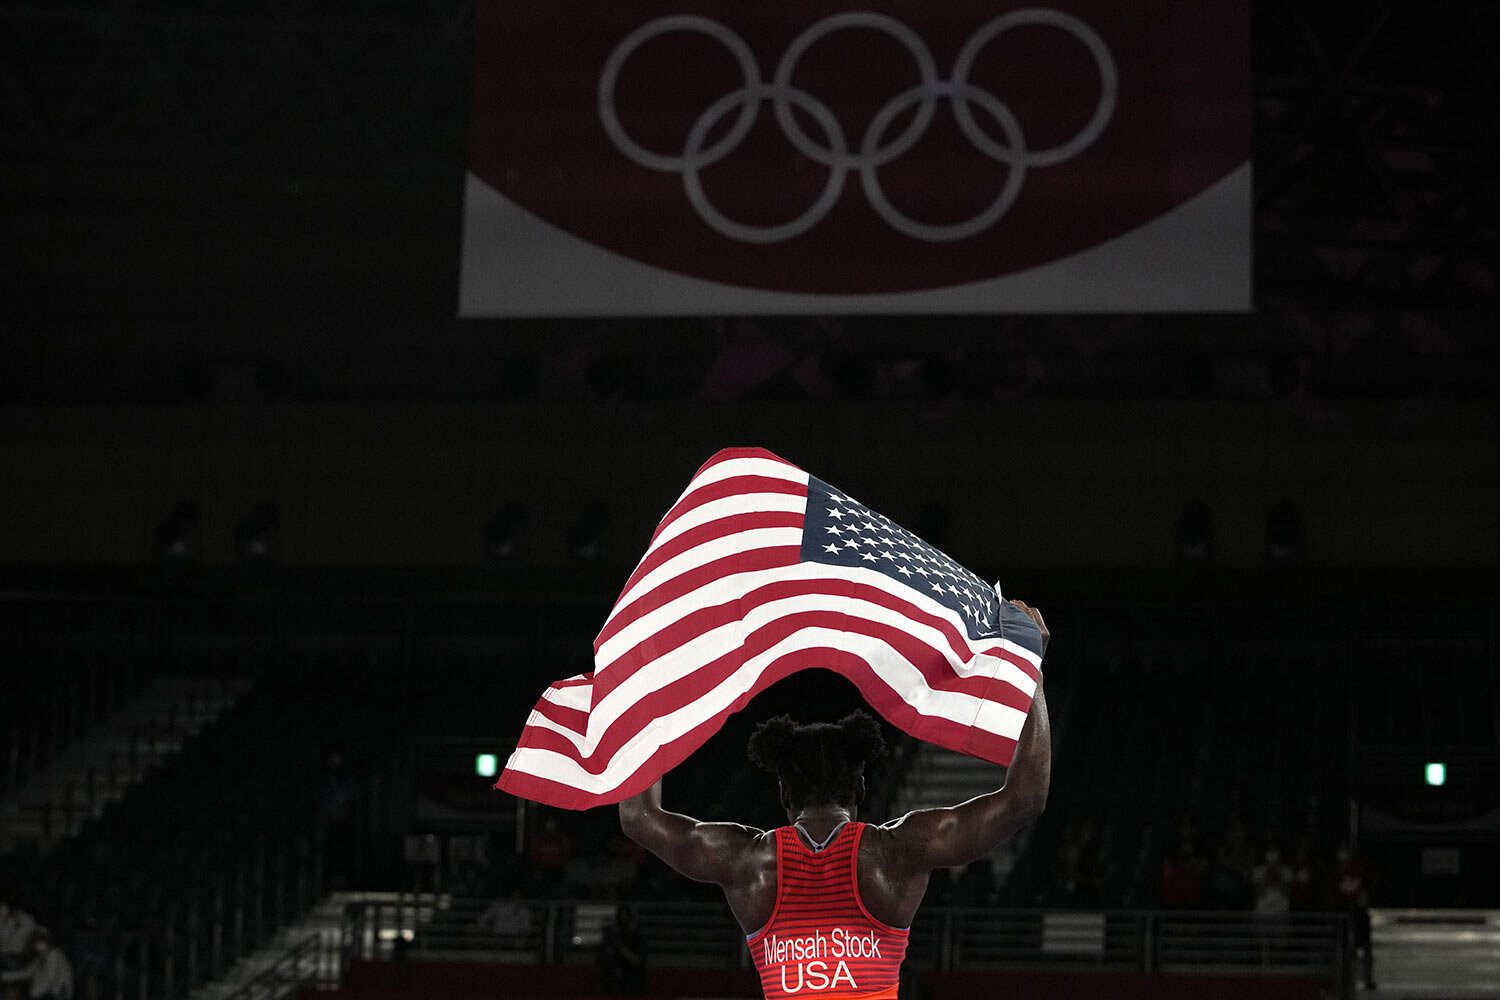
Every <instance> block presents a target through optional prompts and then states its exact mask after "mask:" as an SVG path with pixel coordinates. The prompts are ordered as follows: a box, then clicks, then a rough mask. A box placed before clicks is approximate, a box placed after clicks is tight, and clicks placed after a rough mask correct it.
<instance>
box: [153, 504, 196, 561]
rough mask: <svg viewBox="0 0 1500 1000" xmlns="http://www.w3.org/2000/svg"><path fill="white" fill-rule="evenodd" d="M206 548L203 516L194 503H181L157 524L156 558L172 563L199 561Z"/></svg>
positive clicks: (154, 537) (155, 535) (154, 546)
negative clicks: (204, 547) (204, 546)
mask: <svg viewBox="0 0 1500 1000" xmlns="http://www.w3.org/2000/svg"><path fill="white" fill-rule="evenodd" d="M202 545H203V512H202V511H201V510H200V509H199V508H198V505H197V504H196V503H194V502H193V501H191V500H184V501H182V502H181V503H179V504H178V505H177V506H176V507H175V508H174V509H173V510H172V513H170V514H168V515H167V516H166V518H165V519H163V520H162V521H161V522H160V523H159V524H157V526H156V530H155V532H154V533H153V535H152V542H151V548H152V552H153V553H154V554H155V556H156V558H157V559H159V560H161V561H163V562H169V563H180V562H187V561H188V560H193V559H197V558H198V557H199V556H200V555H201V554H202Z"/></svg>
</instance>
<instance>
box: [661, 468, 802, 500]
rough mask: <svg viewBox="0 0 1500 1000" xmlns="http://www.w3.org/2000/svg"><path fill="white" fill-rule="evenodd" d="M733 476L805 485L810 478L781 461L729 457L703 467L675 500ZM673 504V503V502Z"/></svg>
mask: <svg viewBox="0 0 1500 1000" xmlns="http://www.w3.org/2000/svg"><path fill="white" fill-rule="evenodd" d="M735 476H764V477H765V478H767V479H784V480H786V481H787V482H789V483H796V484H798V485H800V486H806V485H807V480H808V479H809V478H810V477H809V476H808V474H807V473H805V472H803V471H802V470H801V469H798V468H796V467H794V466H790V465H786V464H784V463H782V462H773V461H771V460H770V459H769V458H731V459H729V460H728V461H724V462H720V463H719V464H718V465H715V466H713V467H711V468H708V469H704V470H703V471H702V472H700V473H699V474H698V475H696V476H694V477H693V478H692V481H691V482H689V483H688V484H687V489H685V490H683V491H682V496H681V497H678V498H677V500H678V502H679V503H680V502H681V501H682V499H683V497H687V496H690V495H691V494H692V493H693V491H694V490H700V489H702V488H703V487H705V486H709V485H712V484H713V483H720V482H723V481H724V480H726V479H733V478H734V477H735ZM674 506H675V504H674Z"/></svg>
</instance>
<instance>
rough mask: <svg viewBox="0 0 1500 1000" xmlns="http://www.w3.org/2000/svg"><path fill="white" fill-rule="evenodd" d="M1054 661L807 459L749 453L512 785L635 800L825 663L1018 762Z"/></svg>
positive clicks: (673, 539)
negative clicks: (775, 688) (754, 703)
mask: <svg viewBox="0 0 1500 1000" xmlns="http://www.w3.org/2000/svg"><path fill="white" fill-rule="evenodd" d="M1041 663H1042V642H1041V635H1040V633H1039V632H1038V631H1037V628H1036V626H1035V625H1034V624H1033V623H1032V622H1031V620H1030V619H1029V618H1027V617H1026V615H1025V614H1023V613H1022V612H1021V611H1020V610H1019V609H1018V608H1016V607H1015V606H1014V605H1011V604H1009V603H1007V602H1005V601H1004V600H1003V599H1002V598H1001V597H1000V594H999V592H998V590H997V588H995V587H992V586H990V585H988V584H986V583H985V582H984V581H983V580H981V579H980V578H979V577H978V576H976V575H975V574H973V573H971V572H969V571H968V570H967V569H965V568H964V567H962V566H960V565H959V564H958V563H956V562H955V561H954V560H952V559H951V558H949V557H948V556H946V555H944V554H943V553H942V552H939V551H938V550H937V549H935V548H933V547H932V546H931V545H928V544H927V543H926V542H924V541H923V540H922V539H920V538H918V537H917V536H916V535H913V534H912V533H911V532H909V531H907V530H905V529H904V528H902V527H901V526H900V525H898V524H896V523H895V522H893V521H891V520H890V519H889V518H887V517H885V516H883V515H881V514H878V513H876V512H875V511H873V510H871V509H870V508H868V507H866V506H864V505H863V504H861V503H860V502H859V501H857V500H855V499H854V498H853V497H850V496H849V495H848V494H846V493H843V492H841V491H839V490H837V489H835V488H833V487H832V486H830V485H828V484H827V483H825V482H823V481H822V480H820V479H818V478H816V477H815V476H810V475H808V474H807V473H806V472H804V471H802V470H801V469H799V468H797V467H796V466H795V465H792V464H791V463H790V462H787V461H785V460H783V459H781V458H778V457H777V456H775V455H773V454H771V453H770V452H768V451H765V450H763V449H760V448H729V449H725V450H724V451H721V452H719V453H717V454H716V455H714V456H713V457H712V458H710V459H709V460H708V462H707V463H705V464H704V466H703V467H702V468H701V469H699V470H698V473H697V474H696V475H695V476H693V478H692V480H691V481H690V482H689V483H688V485H687V489H686V490H684V491H683V494H682V496H681V498H679V499H678V501H677V503H676V504H674V505H673V506H672V509H671V510H669V511H668V512H667V515H666V517H664V518H662V521H661V524H660V525H659V526H658V527H657V529H656V533H655V535H654V536H653V537H652V539H651V544H650V546H649V547H648V548H647V549H646V554H645V556H644V557H643V558H642V559H641V561H640V564H639V565H638V566H637V567H636V568H635V572H633V573H632V574H631V576H630V579H629V580H628V581H627V582H626V584H625V589H624V591H623V592H622V593H621V594H620V598H619V600H618V601H616V603H615V606H614V610H613V611H611V612H610V614H609V617H608V618H607V619H606V620H605V622H604V628H603V630H602V631H601V632H600V633H599V637H598V638H597V639H596V640H595V641H594V671H593V673H590V674H581V675H579V676H576V677H569V678H567V679H566V680H561V681H558V682H556V683H555V684H553V685H552V686H551V687H549V688H548V689H547V690H546V691H545V692H544V693H543V694H542V697H541V700H540V701H538V702H537V704H536V708H535V709H534V710H533V711H532V713H531V716H530V717H529V718H528V719H527V720H526V726H525V728H524V730H523V731H522V733H521V738H520V740H519V743H518V746H517V749H516V751H515V752H514V753H513V754H512V755H511V758H510V760H509V762H508V763H507V764H506V766H505V770H504V771H503V772H502V773H501V775H500V780H499V781H498V782H497V783H496V785H495V787H496V788H499V789H501V790H503V791H507V792H511V793H513V794H516V795H519V796H522V797H524V798H528V799H534V800H536V801H539V802H545V803H548V804H550V805H555V806H561V807H564V808H569V809H584V808H588V807H590V806H597V805H606V804H608V803H612V802H618V801H620V800H621V799H624V798H628V797H629V796H631V795H635V794H637V793H638V792H640V791H642V790H644V789H646V788H647V787H649V786H650V785H651V784H652V783H653V782H655V781H656V779H657V778H660V777H661V776H662V775H663V774H665V773H666V772H667V771H669V770H671V769H672V768H673V767H675V766H676V765H677V764H679V763H681V762H682V761H683V760H684V759H686V758H687V757H688V756H689V755H690V754H691V753H692V752H693V751H694V750H696V749H698V747H700V746H702V745H703V743H704V742H705V741H706V740H707V739H708V738H709V737H710V736H712V735H713V734H714V733H715V732H716V731H717V730H718V729H719V727H720V726H721V725H722V724H723V722H724V720H725V719H726V718H727V717H728V716H729V715H730V713H732V712H735V711H738V710H739V709H741V708H743V707H744V706H745V705H746V704H747V703H748V702H749V701H750V699H751V698H753V697H754V696H755V695H756V694H758V693H759V692H760V691H762V690H764V689H765V688H767V687H769V686H770V685H772V684H774V683H775V682H776V681H778V680H781V679H782V678H784V677H786V676H788V675H789V674H792V673H795V672H797V671H799V670H807V669H811V668H815V667H822V668H826V669H828V670H833V671H836V672H837V673H839V674H842V675H843V676H844V677H846V678H848V679H849V680H850V681H852V682H853V683H854V684H855V686H857V687H858V688H859V690H860V693H861V694H862V695H863V696H864V698H865V700H866V701H867V702H869V704H870V706H871V707H872V708H873V709H874V710H875V711H876V712H878V713H879V714H880V715H881V716H882V717H884V718H885V719H886V720H887V721H889V722H890V723H892V724H893V725H895V726H897V727H899V728H900V729H903V730H905V731H906V732H908V733H910V734H911V735H913V736H915V737H917V738H919V739H923V740H927V741H929V742H932V743H936V744H938V745H939V746H943V747H947V748H949V749H952V750H958V751H962V752H964V753H968V754H972V755H974V756H976V757H982V758H984V759H985V760H990V761H994V762H995V763H998V764H1009V763H1010V758H1011V755H1012V753H1013V752H1014V750H1015V745H1016V740H1017V739H1018V738H1019V736H1020V734H1021V725H1022V723H1024V722H1025V719H1026V712H1027V709H1028V708H1029V707H1030V704H1031V698H1032V695H1033V694H1034V693H1035V691H1036V687H1037V683H1038V681H1039V679H1040V677H1041ZM809 718H816V714H815V713H810V714H809Z"/></svg>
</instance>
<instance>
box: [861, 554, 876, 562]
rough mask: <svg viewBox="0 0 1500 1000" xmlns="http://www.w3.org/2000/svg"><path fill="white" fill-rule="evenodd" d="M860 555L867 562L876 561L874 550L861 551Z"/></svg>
mask: <svg viewBox="0 0 1500 1000" xmlns="http://www.w3.org/2000/svg"><path fill="white" fill-rule="evenodd" d="M859 557H860V558H861V559H863V560H865V561H866V562H874V561H875V553H873V552H861V553H860V554H859Z"/></svg>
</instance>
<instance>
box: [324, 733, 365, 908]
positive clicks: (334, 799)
mask: <svg viewBox="0 0 1500 1000" xmlns="http://www.w3.org/2000/svg"><path fill="white" fill-rule="evenodd" d="M354 796H355V789H354V782H353V781H352V780H351V779H350V777H349V774H348V772H347V771H346V770H345V768H344V753H343V751H342V750H341V749H340V748H338V747H333V748H330V749H329V751H328V753H327V756H326V757H325V758H324V767H323V774H322V776H321V779H320V780H319V783H318V799H319V806H320V808H321V811H322V816H323V856H324V864H325V866H326V867H327V871H328V879H329V883H330V884H331V885H332V886H333V887H334V888H343V887H344V886H346V885H348V883H349V880H350V878H352V877H353V874H354V868H355V861H356V858H355V854H356V852H357V850H358V843H357V841H356V832H355V831H356V828H355V822H354Z"/></svg>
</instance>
